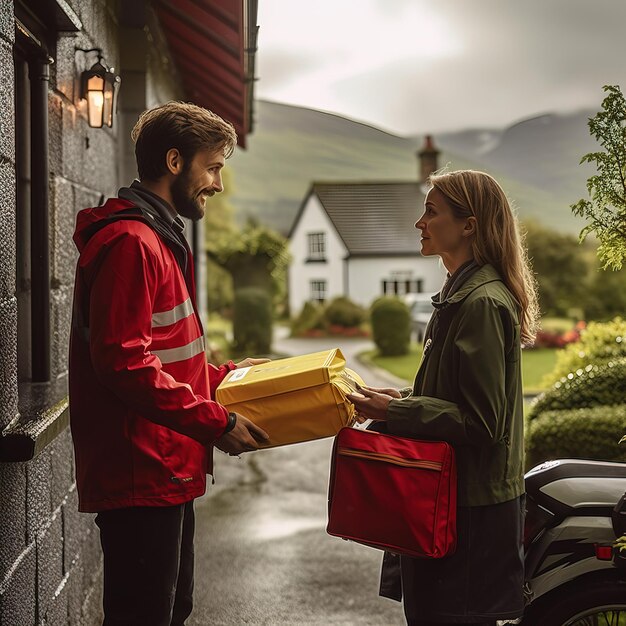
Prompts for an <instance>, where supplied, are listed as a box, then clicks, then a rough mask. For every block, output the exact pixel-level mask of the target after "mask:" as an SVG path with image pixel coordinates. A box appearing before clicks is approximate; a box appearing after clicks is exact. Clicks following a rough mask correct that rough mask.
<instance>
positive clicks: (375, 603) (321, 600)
mask: <svg viewBox="0 0 626 626" xmlns="http://www.w3.org/2000/svg"><path fill="white" fill-rule="evenodd" d="M371 346H372V344H371V343H370V342H369V341H364V340H360V339H350V340H343V339H342V340H340V341H338V340H336V339H333V340H326V339H315V340H310V339H308V340H302V339H300V340H292V339H287V338H284V337H278V338H277V339H276V340H275V342H274V349H275V350H277V351H279V352H283V353H285V354H305V353H308V352H315V351H318V350H324V349H326V348H331V347H340V348H341V349H342V351H343V353H344V355H345V356H346V359H347V362H348V365H349V366H350V367H351V368H352V369H354V370H356V371H358V372H359V373H360V374H361V375H362V376H363V378H364V379H365V380H366V382H367V383H368V384H371V385H389V384H390V383H391V382H392V381H393V379H390V377H389V376H388V375H383V374H381V372H379V371H376V372H374V371H369V370H367V368H365V366H363V365H361V364H359V363H358V362H357V361H356V360H355V355H356V354H358V352H360V351H362V350H365V349H368V348H371ZM331 445H332V440H331V439H324V440H319V441H314V442H309V443H304V444H298V445H294V446H286V447H283V448H275V449H273V450H263V451H260V452H256V453H254V454H250V455H247V456H245V455H244V457H242V459H236V458H231V457H227V456H226V455H223V454H221V453H218V458H217V459H216V461H217V462H216V484H215V485H214V486H213V487H212V488H211V489H210V490H209V493H208V494H207V496H205V497H204V498H203V499H201V500H199V501H198V502H197V503H196V504H197V506H196V514H197V527H196V560H197V565H196V592H195V601H196V608H195V611H194V615H193V618H192V619H191V620H190V621H189V622H188V623H189V624H191V625H192V626H196V625H203V626H204V625H208V624H234V625H238V624H319V625H322V624H345V625H350V624H355V625H357V624H358V625H360V624H369V625H377V626H384V625H390V626H392V625H395V624H403V623H404V619H403V615H402V610H401V606H400V604H398V603H397V602H393V601H391V600H386V599H383V598H380V597H378V581H379V570H380V559H381V553H380V551H378V550H374V549H371V548H367V547H365V546H361V545H357V544H355V543H350V542H347V541H343V540H341V539H338V538H335V537H330V536H329V535H327V534H326V532H325V528H326V505H327V485H328V473H329V459H330V450H331Z"/></svg>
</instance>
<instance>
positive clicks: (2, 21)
mask: <svg viewBox="0 0 626 626" xmlns="http://www.w3.org/2000/svg"><path fill="white" fill-rule="evenodd" d="M0 38H2V39H6V41H8V42H9V43H10V44H12V43H13V42H14V41H15V20H14V19H13V0H0Z"/></svg>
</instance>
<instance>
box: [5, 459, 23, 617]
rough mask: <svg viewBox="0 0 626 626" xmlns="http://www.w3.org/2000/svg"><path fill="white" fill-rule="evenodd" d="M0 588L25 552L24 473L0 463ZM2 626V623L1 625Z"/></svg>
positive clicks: (15, 466)
mask: <svg viewBox="0 0 626 626" xmlns="http://www.w3.org/2000/svg"><path fill="white" fill-rule="evenodd" d="M0 502H2V506H0V584H2V581H3V580H4V579H5V577H6V576H7V573H8V572H9V570H10V569H11V568H12V567H13V565H14V563H15V561H16V560H17V559H18V558H19V556H20V554H22V553H23V552H24V550H25V549H26V539H25V532H24V529H25V528H26V470H25V466H24V464H23V463H0ZM2 623H4V622H2Z"/></svg>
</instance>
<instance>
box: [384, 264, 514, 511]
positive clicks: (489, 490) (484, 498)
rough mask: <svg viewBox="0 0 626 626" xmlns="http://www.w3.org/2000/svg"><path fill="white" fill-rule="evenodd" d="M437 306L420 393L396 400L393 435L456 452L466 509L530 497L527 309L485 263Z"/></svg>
mask: <svg viewBox="0 0 626 626" xmlns="http://www.w3.org/2000/svg"><path fill="white" fill-rule="evenodd" d="M436 307H437V309H438V320H437V322H438V323H437V324H436V325H433V324H431V325H430V326H432V328H429V329H428V331H427V333H426V340H425V344H424V355H423V357H422V362H421V364H420V367H419V369H418V371H417V375H416V378H415V383H414V385H413V393H412V395H410V396H408V397H406V398H402V399H397V400H392V401H391V402H390V403H389V407H388V409H387V426H388V432H390V433H391V434H394V435H400V436H406V437H413V438H416V439H429V440H442V441H447V442H448V443H450V444H451V445H452V446H453V447H454V449H455V452H456V459H457V470H458V505H459V506H482V505H487V504H497V503H499V502H506V501H507V500H511V499H513V498H516V497H518V496H520V495H521V494H522V493H523V492H524V473H523V466H524V444H523V437H524V421H523V402H522V380H521V370H520V357H521V345H520V322H519V305H518V304H517V302H516V301H515V299H514V298H513V296H512V295H511V293H510V292H509V290H508V289H507V287H506V286H505V285H504V283H503V282H502V279H501V278H500V276H499V275H498V273H497V272H496V270H495V269H494V268H493V267H492V266H491V265H484V266H482V267H481V268H479V269H478V270H477V271H476V272H475V273H474V274H473V275H471V276H470V277H469V278H468V279H467V281H466V282H465V283H464V284H463V285H462V286H461V287H460V288H459V289H458V291H456V292H454V293H453V294H452V295H450V296H449V298H447V299H445V300H443V301H442V302H441V303H439V304H437V305H436ZM433 328H434V329H435V330H434V331H433ZM429 334H430V335H432V336H429Z"/></svg>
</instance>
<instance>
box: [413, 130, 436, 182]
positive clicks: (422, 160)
mask: <svg viewBox="0 0 626 626" xmlns="http://www.w3.org/2000/svg"><path fill="white" fill-rule="evenodd" d="M417 156H418V157H419V182H420V183H422V184H424V183H425V182H426V180H427V179H428V177H429V176H430V175H431V174H432V173H433V172H436V171H437V170H438V169H439V165H438V163H437V160H438V157H439V150H437V148H435V144H434V142H433V137H432V135H426V137H424V147H423V148H422V149H421V150H420V151H419V152H418V153H417Z"/></svg>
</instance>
